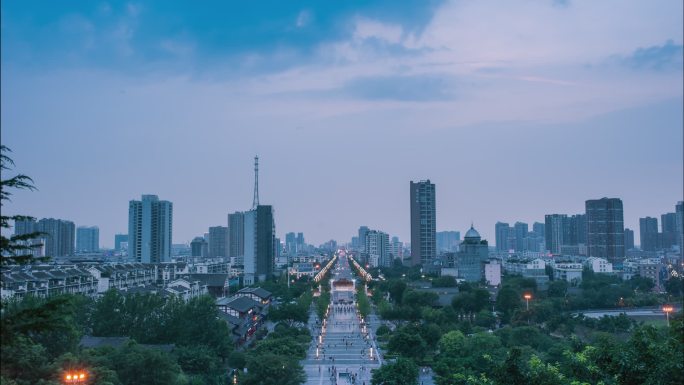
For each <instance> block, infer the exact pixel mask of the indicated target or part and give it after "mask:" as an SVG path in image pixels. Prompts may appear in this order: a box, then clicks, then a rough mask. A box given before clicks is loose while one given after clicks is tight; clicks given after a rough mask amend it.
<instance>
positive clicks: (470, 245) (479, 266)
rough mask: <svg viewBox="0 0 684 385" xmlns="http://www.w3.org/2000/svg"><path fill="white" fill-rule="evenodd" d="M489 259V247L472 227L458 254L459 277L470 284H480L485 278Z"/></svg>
mask: <svg viewBox="0 0 684 385" xmlns="http://www.w3.org/2000/svg"><path fill="white" fill-rule="evenodd" d="M488 259H489V246H488V245H487V241H485V240H482V239H481V237H480V233H478V232H477V230H475V229H474V228H473V227H472V226H471V227H470V230H468V232H466V234H465V237H464V238H463V242H461V245H460V246H459V250H458V253H456V266H457V269H458V276H459V277H461V278H463V279H465V280H466V281H468V282H480V281H481V280H482V279H483V278H484V265H485V263H487V261H488Z"/></svg>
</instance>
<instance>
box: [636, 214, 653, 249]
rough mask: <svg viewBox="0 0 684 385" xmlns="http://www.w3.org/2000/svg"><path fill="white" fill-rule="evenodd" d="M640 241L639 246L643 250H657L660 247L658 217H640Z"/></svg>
mask: <svg viewBox="0 0 684 385" xmlns="http://www.w3.org/2000/svg"><path fill="white" fill-rule="evenodd" d="M639 241H640V245H639V246H641V250H643V251H656V250H657V249H658V219H657V218H651V217H646V218H639Z"/></svg>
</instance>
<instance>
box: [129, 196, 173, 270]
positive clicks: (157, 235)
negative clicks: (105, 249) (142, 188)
mask: <svg viewBox="0 0 684 385" xmlns="http://www.w3.org/2000/svg"><path fill="white" fill-rule="evenodd" d="M172 231H173V203H171V202H169V201H160V200H159V197H157V196H156V195H143V196H142V200H139V201H135V200H132V201H130V202H129V204H128V255H129V256H130V257H133V258H134V259H135V260H136V261H138V262H141V263H160V262H169V261H171V234H172Z"/></svg>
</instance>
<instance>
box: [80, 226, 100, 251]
mask: <svg viewBox="0 0 684 385" xmlns="http://www.w3.org/2000/svg"><path fill="white" fill-rule="evenodd" d="M76 251H77V252H79V253H96V252H98V251H100V229H99V228H98V227H97V226H92V227H86V226H78V227H77V228H76Z"/></svg>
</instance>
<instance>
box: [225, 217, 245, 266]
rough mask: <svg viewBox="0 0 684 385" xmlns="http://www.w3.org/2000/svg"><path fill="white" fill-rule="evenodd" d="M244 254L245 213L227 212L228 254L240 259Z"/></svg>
mask: <svg viewBox="0 0 684 385" xmlns="http://www.w3.org/2000/svg"><path fill="white" fill-rule="evenodd" d="M244 255H245V213H243V212H239V211H238V212H235V213H233V214H228V256H229V257H231V258H237V259H241V258H242V257H244Z"/></svg>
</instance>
